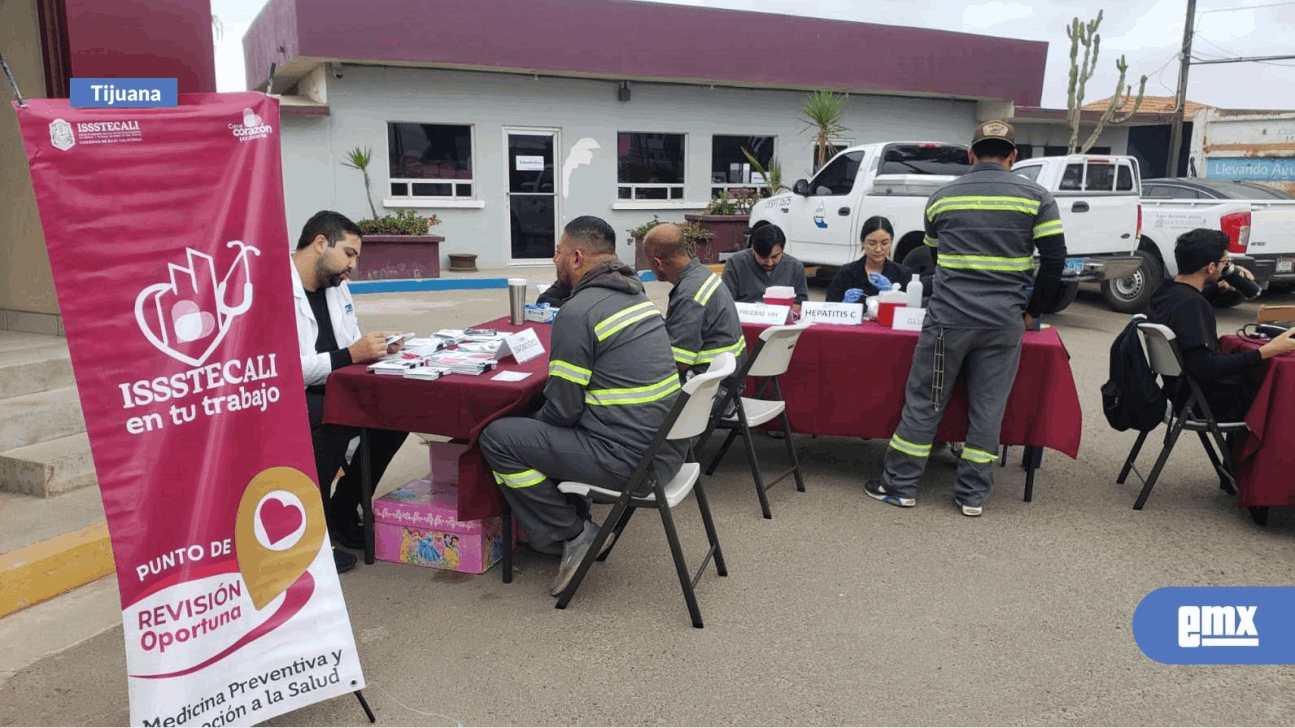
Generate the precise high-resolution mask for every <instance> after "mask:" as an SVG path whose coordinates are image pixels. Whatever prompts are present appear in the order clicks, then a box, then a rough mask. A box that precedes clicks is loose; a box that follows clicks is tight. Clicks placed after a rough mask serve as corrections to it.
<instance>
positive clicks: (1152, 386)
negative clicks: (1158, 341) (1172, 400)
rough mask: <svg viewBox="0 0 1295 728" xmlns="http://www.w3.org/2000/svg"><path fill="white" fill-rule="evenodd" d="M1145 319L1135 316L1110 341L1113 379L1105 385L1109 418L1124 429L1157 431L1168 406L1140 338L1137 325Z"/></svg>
mask: <svg viewBox="0 0 1295 728" xmlns="http://www.w3.org/2000/svg"><path fill="white" fill-rule="evenodd" d="M1144 321H1146V317H1145V316H1142V315H1140V314H1139V315H1137V316H1134V317H1133V318H1132V319H1131V320H1130V321H1129V323H1128V325H1127V326H1125V327H1124V330H1123V331H1121V332H1120V334H1119V336H1116V337H1115V341H1114V342H1113V343H1112V344H1111V378H1110V380H1109V381H1108V382H1106V384H1103V385H1102V411H1103V412H1105V413H1106V421H1107V422H1109V423H1111V427H1114V428H1115V429H1117V430H1119V431H1121V432H1123V431H1124V430H1128V429H1134V430H1137V431H1139V432H1150V431H1151V430H1154V429H1155V428H1156V425H1158V424H1160V422H1161V421H1162V420H1164V418H1165V408H1166V407H1167V406H1168V404H1167V398H1166V397H1165V393H1164V391H1163V390H1162V389H1161V388H1160V384H1159V383H1158V382H1157V381H1156V373H1155V372H1153V371H1151V366H1150V365H1149V364H1147V357H1146V354H1144V353H1143V351H1142V342H1141V341H1140V340H1139V338H1138V324H1139V323H1141V322H1144Z"/></svg>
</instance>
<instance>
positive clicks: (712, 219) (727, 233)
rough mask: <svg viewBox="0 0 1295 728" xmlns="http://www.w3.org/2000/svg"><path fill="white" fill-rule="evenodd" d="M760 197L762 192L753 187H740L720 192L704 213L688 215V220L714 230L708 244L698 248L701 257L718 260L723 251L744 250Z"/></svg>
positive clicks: (707, 259) (700, 258)
mask: <svg viewBox="0 0 1295 728" xmlns="http://www.w3.org/2000/svg"><path fill="white" fill-rule="evenodd" d="M759 201H760V193H759V191H757V190H756V189H755V188H754V187H738V188H735V189H733V190H731V191H730V190H724V191H723V192H721V193H720V194H719V195H718V196H716V197H715V198H714V199H712V200H711V201H710V204H708V205H707V206H706V211H705V212H703V213H702V214H700V215H685V216H684V219H685V220H687V221H688V222H690V223H693V224H695V225H697V226H698V227H700V228H701V229H703V230H707V231H709V232H710V234H711V240H710V242H709V244H708V245H705V246H703V247H701V248H699V249H698V251H697V258H698V260H700V261H702V262H703V263H718V262H720V254H721V253H734V252H737V251H739V250H741V249H742V248H743V247H744V246H745V244H746V233H747V227H748V223H749V221H750V219H751V208H752V207H754V206H755V203H757V202H759Z"/></svg>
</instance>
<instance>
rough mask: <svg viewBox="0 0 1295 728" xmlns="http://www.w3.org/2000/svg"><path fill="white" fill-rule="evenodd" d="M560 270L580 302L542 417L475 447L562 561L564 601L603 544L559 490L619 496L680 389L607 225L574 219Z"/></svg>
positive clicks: (543, 544) (542, 542) (556, 589)
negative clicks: (577, 486)
mask: <svg viewBox="0 0 1295 728" xmlns="http://www.w3.org/2000/svg"><path fill="white" fill-rule="evenodd" d="M553 263H554V265H555V266H556V267H557V274H558V281H559V282H560V283H562V284H564V285H567V286H570V287H571V289H572V293H571V296H570V298H568V299H567V300H566V302H565V303H563V305H562V311H561V313H559V314H558V317H557V318H556V319H554V321H553V333H552V335H551V336H550V338H549V346H550V347H551V349H552V351H550V352H549V379H548V383H547V384H546V385H545V387H544V397H545V400H546V401H545V403H544V406H543V407H542V408H541V409H540V410H539V411H538V412H537V413H536V414H535V416H534V418H530V417H505V418H501V419H498V420H495V421H494V422H492V423H490V425H489V426H487V427H486V429H485V431H484V432H482V433H481V439H480V441H479V443H480V446H481V453H482V454H483V455H484V456H485V459H486V462H487V463H489V465H490V468H491V470H493V471H494V474H495V480H496V481H498V482H499V484H500V488H501V490H502V491H503V494H504V498H506V499H507V500H508V504H509V506H511V507H512V509H513V513H515V514H516V516H517V520H518V522H519V523H520V524H521V526H522V528H523V529H525V530H526V533H527V535H528V536H529V538H530V541H531V545H532V547H534V548H535V549H536V550H537V551H540V552H542V553H554V554H557V553H559V552H560V553H561V556H562V561H561V562H560V564H559V566H558V573H557V576H556V577H555V578H554V580H553V583H552V584H551V585H550V588H549V591H550V593H551V594H553V595H554V596H557V595H558V594H561V593H562V590H563V589H565V588H566V586H567V584H568V583H570V581H571V578H572V577H573V576H574V575H575V571H576V568H577V567H578V566H579V565H580V561H581V559H583V558H584V555H585V553H586V552H587V551H588V550H589V547H590V546H592V545H593V541H594V539H595V537H596V536H597V535H598V527H597V526H595V525H594V524H593V522H592V521H591V520H589V507H590V504H589V502H588V501H587V500H585V499H583V498H578V497H575V496H571V499H568V496H566V495H565V494H563V493H562V492H561V491H559V490H558V487H557V483H558V482H559V481H563V480H575V481H579V482H582V483H588V484H590V485H597V486H601V487H604V488H612V489H616V490H619V489H621V488H622V487H623V486H624V484H625V482H626V481H627V480H629V478H630V476H631V475H633V470H634V468H635V466H637V465H638V463H639V461H640V460H642V458H643V454H644V453H645V452H647V450H648V448H649V447H650V446H651V444H652V441H653V439H654V438H655V437H656V435H657V433H658V431H659V430H660V429H661V425H662V424H663V423H664V422H665V419H666V416H667V415H668V414H669V412H670V409H671V407H673V405H674V401H675V399H676V397H678V393H679V391H680V389H681V388H682V387H681V385H680V383H679V370H678V369H677V368H676V367H675V363H674V358H673V357H672V356H671V353H670V337H669V335H668V334H667V333H666V327H665V321H664V320H663V319H662V318H661V312H660V311H659V310H657V308H656V307H655V306H653V305H652V302H651V301H649V300H648V298H647V296H645V295H644V294H643V283H642V281H640V280H639V278H638V275H637V274H636V273H635V272H634V269H632V268H630V267H629V266H627V265H625V264H623V263H621V262H620V261H619V260H617V258H616V231H614V230H613V229H612V227H611V226H610V225H608V224H607V223H606V222H605V221H604V220H602V219H600V218H597V217H593V216H585V217H578V218H576V219H575V220H572V221H571V222H570V223H568V224H567V226H566V227H565V228H564V229H563V231H562V238H561V239H560V240H559V241H558V247H557V252H556V253H555V254H554V256H553ZM685 447H686V446H685V443H683V442H671V441H667V442H665V443H664V444H663V445H662V446H661V450H660V452H659V453H658V454H657V456H656V459H655V461H654V463H653V466H654V470H655V472H654V473H652V474H651V476H652V477H655V478H657V479H659V480H660V481H662V482H665V481H669V480H670V479H671V478H673V477H674V476H675V474H676V473H678V472H679V468H680V466H681V465H682V464H683V459H684V454H685ZM651 482H652V480H651V477H649V478H648V479H647V480H645V491H644V492H650V485H651ZM610 545H611V544H610V541H608V543H607V544H606V546H610Z"/></svg>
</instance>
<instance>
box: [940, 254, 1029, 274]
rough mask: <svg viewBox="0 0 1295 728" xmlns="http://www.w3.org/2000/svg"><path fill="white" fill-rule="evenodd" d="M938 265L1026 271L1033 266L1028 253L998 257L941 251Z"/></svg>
mask: <svg viewBox="0 0 1295 728" xmlns="http://www.w3.org/2000/svg"><path fill="white" fill-rule="evenodd" d="M939 265H940V267H941V268H953V269H958V270H989V271H1009V272H1010V271H1028V270H1032V269H1033V268H1034V258H1033V257H1032V256H1029V255H1025V256H1022V257H1020V258H1000V257H997V256H993V255H953V254H952V253H941V254H940V261H939Z"/></svg>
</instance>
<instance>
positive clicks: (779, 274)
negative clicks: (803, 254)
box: [723, 224, 809, 311]
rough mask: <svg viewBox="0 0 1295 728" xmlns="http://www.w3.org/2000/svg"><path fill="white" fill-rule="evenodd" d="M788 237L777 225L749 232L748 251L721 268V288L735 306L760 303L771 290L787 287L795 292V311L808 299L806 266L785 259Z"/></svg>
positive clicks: (732, 258) (735, 256)
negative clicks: (726, 292)
mask: <svg viewBox="0 0 1295 728" xmlns="http://www.w3.org/2000/svg"><path fill="white" fill-rule="evenodd" d="M786 246H787V236H785V235H783V232H782V228H780V227H778V226H777V225H772V224H770V225H761V226H760V227H758V228H756V229H755V230H752V231H751V247H750V248H748V249H746V250H743V251H740V252H738V253H734V254H733V256H732V257H731V258H729V259H728V260H727V261H726V262H725V264H724V275H723V280H724V285H725V286H726V287H727V288H728V292H729V294H730V295H732V296H733V300H734V301H736V302H738V303H763V302H764V292H765V290H766V289H768V288H769V287H771V286H790V287H791V288H792V289H794V290H795V291H796V310H798V311H799V310H800V304H802V303H804V302H805V300H806V299H808V298H809V284H808V282H807V281H806V280H805V266H804V264H803V263H801V262H800V261H799V260H796V259H795V258H793V257H791V256H790V255H787V254H786V253H784V252H783V249H784V248H785V247H786Z"/></svg>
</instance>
